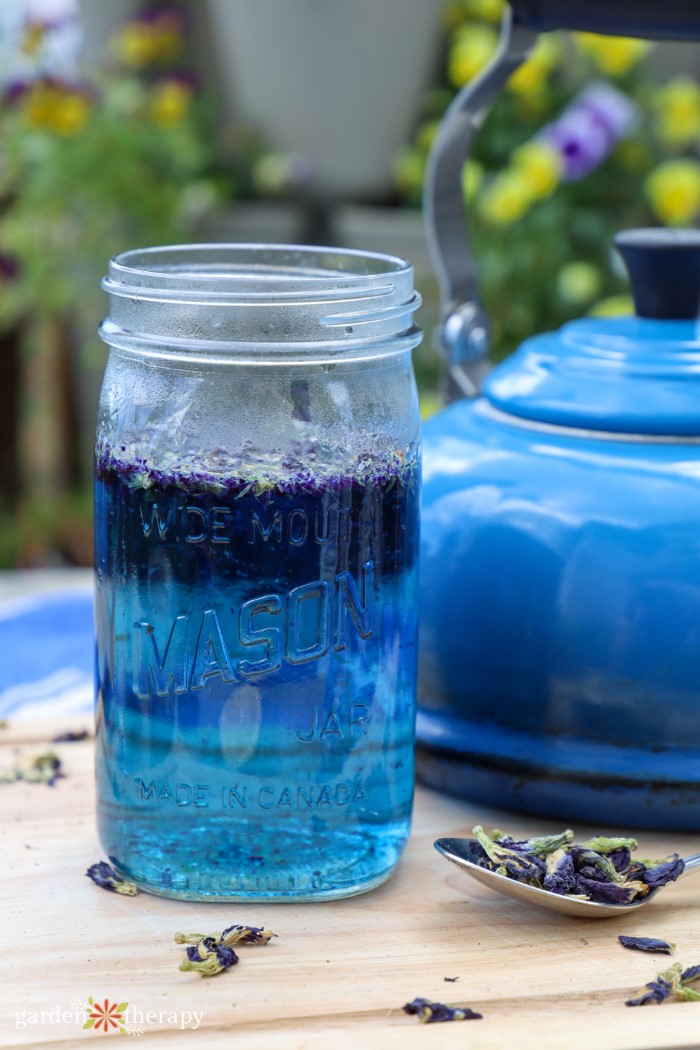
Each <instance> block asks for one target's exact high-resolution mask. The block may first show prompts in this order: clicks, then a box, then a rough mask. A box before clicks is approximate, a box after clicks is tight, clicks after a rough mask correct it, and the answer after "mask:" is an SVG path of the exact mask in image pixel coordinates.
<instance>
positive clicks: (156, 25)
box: [112, 11, 183, 69]
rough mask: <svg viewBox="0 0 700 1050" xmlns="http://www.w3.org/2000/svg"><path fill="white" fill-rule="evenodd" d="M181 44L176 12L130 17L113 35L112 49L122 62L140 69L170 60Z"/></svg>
mask: <svg viewBox="0 0 700 1050" xmlns="http://www.w3.org/2000/svg"><path fill="white" fill-rule="evenodd" d="M182 47H183V40H182V22H181V19H180V16H179V15H178V14H177V13H176V12H168V11H164V12H162V13H160V14H158V15H157V16H156V17H154V18H150V19H140V18H132V19H131V20H130V21H128V22H125V23H124V25H123V26H122V27H121V29H120V30H119V31H118V32H117V33H116V34H115V36H114V37H113V39H112V50H113V51H114V53H115V54H116V56H117V58H118V59H119V60H120V61H121V62H123V63H124V65H127V66H131V67H132V68H134V69H143V67H144V66H149V65H151V64H152V63H154V62H172V60H173V59H175V58H177V57H178V55H179V54H180V53H181V51H182Z"/></svg>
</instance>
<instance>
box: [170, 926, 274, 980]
mask: <svg viewBox="0 0 700 1050" xmlns="http://www.w3.org/2000/svg"><path fill="white" fill-rule="evenodd" d="M274 936H275V934H274V933H273V932H272V931H271V930H265V929H263V928H262V927H259V926H239V925H234V926H228V927H227V928H226V929H225V930H222V931H221V933H219V934H204V933H176V934H175V943H176V944H185V945H188V947H186V948H185V952H186V958H184V959H183V960H182V962H181V963H180V969H181V970H182V971H183V972H187V971H188V970H193V971H194V972H195V973H201V974H202V975H203V976H204V977H214V976H216V974H217V973H222V971H223V970H228V969H229V967H231V966H235V965H236V963H237V962H238V955H237V954H236V952H235V951H234V950H233V947H232V945H234V944H238V945H241V944H267V943H268V941H269V940H270V938H271V937H274Z"/></svg>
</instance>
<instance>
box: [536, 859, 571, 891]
mask: <svg viewBox="0 0 700 1050" xmlns="http://www.w3.org/2000/svg"><path fill="white" fill-rule="evenodd" d="M546 864H547V874H546V875H545V877H544V882H543V883H542V885H543V886H544V888H545V889H546V890H551V892H552V893H562V894H563V893H576V892H577V889H576V872H575V870H574V862H573V860H572V859H571V854H569V853H567V852H566V850H563V849H557V850H555V851H554V852H553V853H548V854H547V859H546Z"/></svg>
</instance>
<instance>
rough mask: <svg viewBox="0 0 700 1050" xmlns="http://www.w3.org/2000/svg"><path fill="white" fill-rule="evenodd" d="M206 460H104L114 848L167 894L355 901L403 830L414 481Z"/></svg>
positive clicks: (103, 710) (103, 651) (399, 468)
mask: <svg viewBox="0 0 700 1050" xmlns="http://www.w3.org/2000/svg"><path fill="white" fill-rule="evenodd" d="M214 460H215V461H216V462H215V463H214V468H215V469H211V470H207V469H204V468H203V467H202V465H201V464H196V465H195V467H194V468H192V467H190V468H188V469H187V470H182V469H173V466H172V464H166V465H165V467H163V466H162V465H161V467H160V468H158V467H156V466H155V465H154V464H151V463H149V461H148V457H145V456H140V455H134V454H128V453H127V452H126V450H123V451H122V450H121V449H118V450H117V451H116V454H115V452H114V451H113V450H111V449H110V448H107V447H103V448H101V449H100V450H98V457H97V465H96V572H97V643H98V665H97V666H98V672H97V673H98V792H99V824H100V834H101V838H102V842H103V845H104V847H105V849H106V850H107V852H108V855H109V857H110V860H111V861H112V862H113V863H114V864H115V865H116V866H117V867H118V868H119V869H120V870H121V871H122V872H123V873H124V874H126V875H128V876H129V877H130V878H132V879H134V880H136V881H137V882H140V883H141V884H142V885H144V886H145V887H146V888H148V889H150V890H152V891H153V892H157V893H158V892H160V893H164V894H168V895H174V896H182V897H187V898H201V899H205V898H206V899H212V898H229V899H231V898H238V899H246V898H247V899H266V898H280V897H289V898H297V899H299V898H323V897H334V896H344V895H347V894H349V893H353V892H359V891H360V890H362V889H366V888H368V887H369V886H371V885H374V884H376V883H377V882H379V881H381V880H382V879H383V878H385V877H386V875H387V874H388V873H389V872H390V871H391V869H392V868H393V866H394V865H395V863H396V861H397V859H398V856H399V854H400V852H401V849H402V848H403V845H404V842H405V839H406V837H407V834H408V829H409V821H410V811H411V801H412V791H413V726H414V713H415V659H416V568H417V522H418V488H419V486H418V467H417V461H416V459H415V458H414V457H412V456H408V458H407V457H405V456H404V455H403V454H401V453H391V452H387V453H381V452H373V453H371V454H366V455H363V456H358V457H357V458H356V460H355V461H354V462H353V463H352V464H351V465H350V468H348V467H347V466H346V467H345V468H344V470H343V471H339V470H335V471H334V470H333V469H332V468H328V467H326V468H325V472H322V470H321V468H320V467H319V468H318V469H317V468H316V467H315V466H309V465H308V457H306V463H307V465H306V466H304V465H303V464H302V462H300V461H295V460H294V459H293V458H292V457H289V458H287V459H286V460H283V459H281V460H280V462H279V463H276V464H275V467H274V472H265V471H264V470H260V469H258V468H257V467H255V468H253V469H251V466H250V462H249V461H250V456H249V455H248V456H247V462H246V463H245V464H243V465H242V466H241V465H239V464H237V463H236V462H235V460H234V459H232V458H231V457H224V456H223V454H219V455H217V456H216V457H214ZM210 461H211V458H210ZM324 462H326V463H327V462H328V459H327V458H326V459H325V460H324Z"/></svg>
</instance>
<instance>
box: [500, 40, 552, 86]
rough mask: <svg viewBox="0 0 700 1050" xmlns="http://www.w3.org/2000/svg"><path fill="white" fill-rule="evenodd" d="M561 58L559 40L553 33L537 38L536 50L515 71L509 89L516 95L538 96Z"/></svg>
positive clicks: (509, 82)
mask: <svg viewBox="0 0 700 1050" xmlns="http://www.w3.org/2000/svg"><path fill="white" fill-rule="evenodd" d="M560 56H561V47H560V43H559V39H558V38H557V37H556V36H553V35H552V34H551V33H546V34H544V33H543V34H541V35H540V36H539V37H538V38H537V44H536V45H535V49H534V51H533V52H532V54H531V55H530V57H529V58H528V60H527V61H526V62H524V63H523V64H522V66H519V67H518V69H516V70H515V72H514V73H513V75H512V76H511V78H510V80H509V81H508V88H509V89H510V90H511V91H513V92H514V93H515V94H516V95H524V96H529V95H537V94H539V93H540V92H541V91H542V90H543V89H544V88H545V87H546V85H547V81H548V79H549V75H550V73H551V72H552V70H553V69H554V68H555V67H556V65H557V63H558V61H559V58H560Z"/></svg>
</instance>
